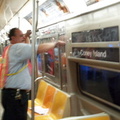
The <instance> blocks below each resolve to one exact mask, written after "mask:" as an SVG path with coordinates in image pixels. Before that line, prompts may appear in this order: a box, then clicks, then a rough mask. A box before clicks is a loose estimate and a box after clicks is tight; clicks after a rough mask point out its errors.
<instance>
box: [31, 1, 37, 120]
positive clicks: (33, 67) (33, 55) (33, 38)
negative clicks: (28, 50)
mask: <svg viewBox="0 0 120 120" xmlns="http://www.w3.org/2000/svg"><path fill="white" fill-rule="evenodd" d="M35 3H36V0H33V12H32V59H31V60H32V81H31V83H32V86H31V88H32V89H31V100H32V113H31V116H32V117H31V120H34V93H35V90H34V81H35V56H36V55H35V44H36V43H35V42H36V40H35V39H36V38H35V26H36V23H35V22H36V19H35V16H36V11H35Z"/></svg>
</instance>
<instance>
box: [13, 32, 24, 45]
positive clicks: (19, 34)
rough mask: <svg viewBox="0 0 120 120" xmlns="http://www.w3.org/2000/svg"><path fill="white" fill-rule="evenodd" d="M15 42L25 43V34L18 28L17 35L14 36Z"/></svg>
mask: <svg viewBox="0 0 120 120" xmlns="http://www.w3.org/2000/svg"><path fill="white" fill-rule="evenodd" d="M12 40H13V44H15V43H25V35H24V34H23V33H22V31H21V30H16V31H15V35H14V36H12Z"/></svg>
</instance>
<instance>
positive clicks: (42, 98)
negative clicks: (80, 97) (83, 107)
mask: <svg viewBox="0 0 120 120" xmlns="http://www.w3.org/2000/svg"><path fill="white" fill-rule="evenodd" d="M31 103H32V101H31V100H29V101H28V116H29V118H31V109H32V108H31ZM34 111H35V114H34V119H35V120H55V119H61V118H63V117H68V116H70V95H69V94H67V93H65V92H63V91H62V90H59V89H58V88H56V87H54V86H53V85H51V84H49V83H47V82H46V81H44V80H41V81H40V83H39V87H38V91H37V95H36V98H35V100H34Z"/></svg>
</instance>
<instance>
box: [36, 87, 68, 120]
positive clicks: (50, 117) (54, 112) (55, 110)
mask: <svg viewBox="0 0 120 120" xmlns="http://www.w3.org/2000/svg"><path fill="white" fill-rule="evenodd" d="M69 98H70V96H69V95H68V94H66V93H64V92H63V91H60V90H58V89H57V92H56V94H55V96H54V100H53V104H52V106H51V109H50V111H49V112H48V114H47V115H36V116H35V120H55V119H60V118H62V117H65V116H66V117H67V116H70V99H69Z"/></svg>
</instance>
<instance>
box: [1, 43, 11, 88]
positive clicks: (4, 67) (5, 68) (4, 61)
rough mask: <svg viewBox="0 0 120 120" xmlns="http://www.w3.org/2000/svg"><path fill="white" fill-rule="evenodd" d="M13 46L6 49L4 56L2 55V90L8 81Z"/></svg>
mask: <svg viewBox="0 0 120 120" xmlns="http://www.w3.org/2000/svg"><path fill="white" fill-rule="evenodd" d="M10 47H11V45H9V46H7V47H5V49H4V52H3V55H2V60H1V63H0V64H1V65H0V88H3V87H4V85H5V82H6V79H7V76H6V74H7V73H8V52H9V49H10Z"/></svg>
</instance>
